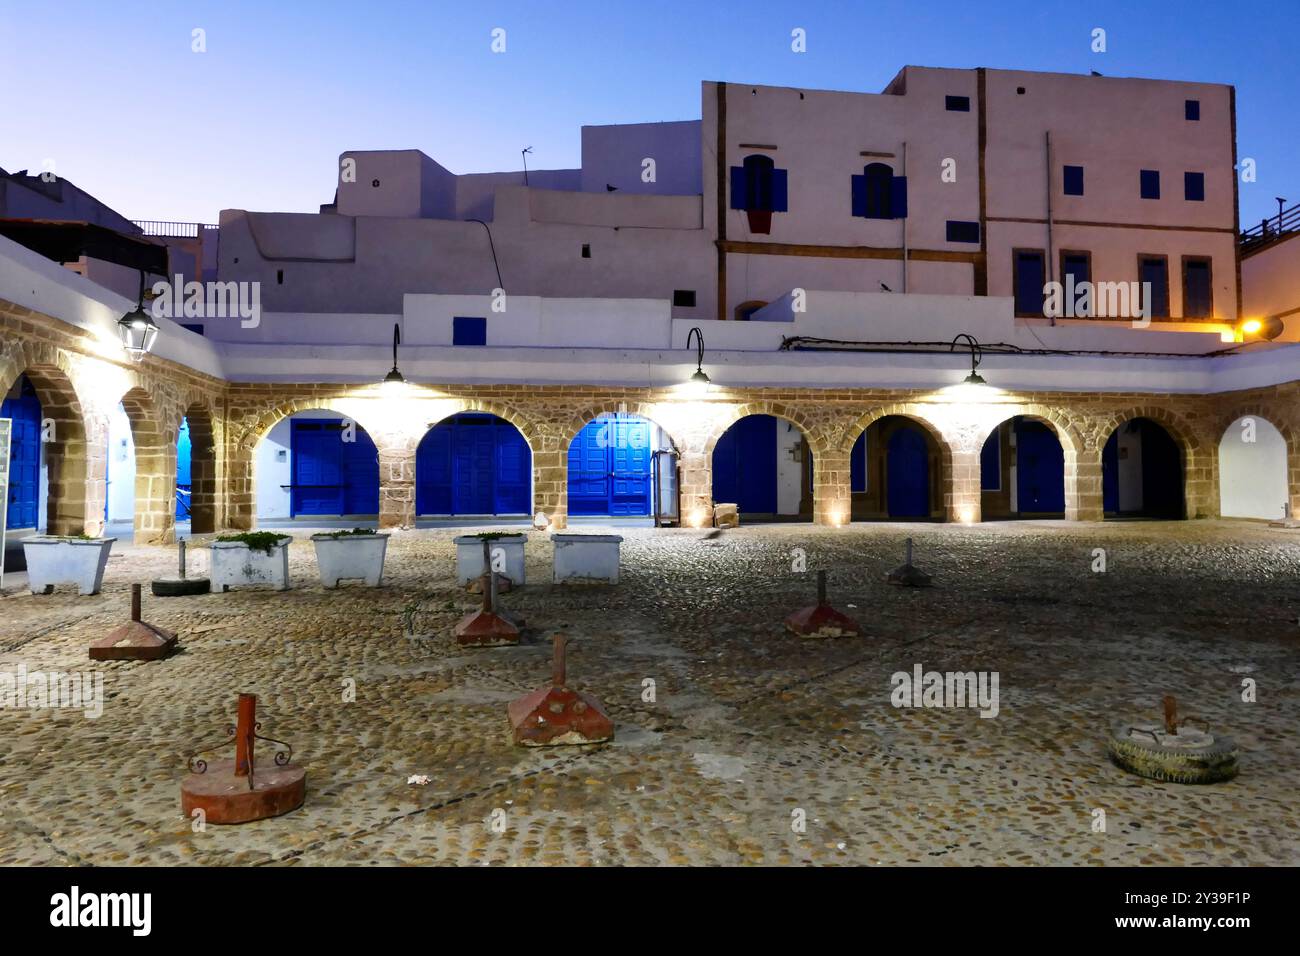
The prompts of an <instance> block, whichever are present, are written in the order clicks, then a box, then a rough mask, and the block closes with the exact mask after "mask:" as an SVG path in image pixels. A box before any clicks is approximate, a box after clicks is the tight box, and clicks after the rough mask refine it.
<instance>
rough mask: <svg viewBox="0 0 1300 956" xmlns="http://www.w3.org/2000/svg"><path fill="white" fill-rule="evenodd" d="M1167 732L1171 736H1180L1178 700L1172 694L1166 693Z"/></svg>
mask: <svg viewBox="0 0 1300 956" xmlns="http://www.w3.org/2000/svg"><path fill="white" fill-rule="evenodd" d="M1164 705H1165V733H1167V734H1169V735H1170V736H1171V737H1176V736H1178V701H1177V700H1175V699H1174V696H1173V695H1172V694H1166V695H1165V700H1164Z"/></svg>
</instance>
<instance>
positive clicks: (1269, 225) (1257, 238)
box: [1239, 203, 1300, 250]
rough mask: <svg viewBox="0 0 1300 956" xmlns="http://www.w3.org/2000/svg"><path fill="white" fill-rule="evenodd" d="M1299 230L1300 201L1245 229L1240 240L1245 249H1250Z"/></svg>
mask: <svg viewBox="0 0 1300 956" xmlns="http://www.w3.org/2000/svg"><path fill="white" fill-rule="evenodd" d="M1297 230H1300V203H1296V204H1295V205H1294V206H1291V207H1290V208H1288V209H1279V210H1278V213H1277V215H1276V216H1269V217H1268V218H1267V219H1261V220H1260V223H1259V225H1258V226H1252V227H1251V228H1249V229H1243V230H1242V231H1241V237H1240V239H1239V242H1240V244H1241V248H1242V249H1243V250H1244V249H1249V248H1252V247H1254V246H1258V245H1261V244H1263V243H1268V242H1273V241H1274V240H1276V239H1281V238H1282V237H1283V236H1286V235H1289V234H1291V233H1293V232H1296V231H1297Z"/></svg>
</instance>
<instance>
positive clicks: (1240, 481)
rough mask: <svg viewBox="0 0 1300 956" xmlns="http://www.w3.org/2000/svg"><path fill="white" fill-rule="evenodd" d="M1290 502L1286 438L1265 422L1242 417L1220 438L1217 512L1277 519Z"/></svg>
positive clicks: (1231, 515) (1282, 514)
mask: <svg viewBox="0 0 1300 956" xmlns="http://www.w3.org/2000/svg"><path fill="white" fill-rule="evenodd" d="M1290 501H1291V497H1290V490H1289V488H1288V487H1287V449H1286V438H1285V437H1284V436H1283V435H1282V433H1281V432H1280V431H1278V430H1277V428H1276V427H1275V426H1274V425H1273V423H1272V422H1270V421H1268V420H1267V419H1265V418H1261V417H1260V416H1258V415H1243V416H1242V417H1241V418H1238V419H1237V420H1236V421H1234V422H1233V423H1232V424H1231V425H1229V426H1228V428H1227V430H1226V431H1224V433H1223V437H1222V438H1221V439H1219V513H1220V514H1221V515H1223V517H1225V518H1268V519H1270V520H1278V519H1280V518H1283V517H1288V516H1289V507H1288V505H1289V503H1290Z"/></svg>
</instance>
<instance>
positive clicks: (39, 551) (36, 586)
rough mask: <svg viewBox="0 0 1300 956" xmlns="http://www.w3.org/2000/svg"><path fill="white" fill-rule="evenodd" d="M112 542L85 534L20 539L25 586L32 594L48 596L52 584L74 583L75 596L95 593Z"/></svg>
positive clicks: (97, 591)
mask: <svg viewBox="0 0 1300 956" xmlns="http://www.w3.org/2000/svg"><path fill="white" fill-rule="evenodd" d="M116 540H117V539H116V538H92V537H90V536H89V535H86V534H77V535H39V536H37V537H33V538H25V539H23V554H24V555H25V556H26V558H27V584H28V587H30V588H31V591H32V593H33V594H52V593H53V592H54V586H55V585H56V584H75V585H76V586H77V593H79V594H83V595H84V594H98V593H99V588H100V585H102V584H103V583H104V568H105V567H106V566H107V565H108V553H109V552H110V551H112V550H113V542H114V541H116Z"/></svg>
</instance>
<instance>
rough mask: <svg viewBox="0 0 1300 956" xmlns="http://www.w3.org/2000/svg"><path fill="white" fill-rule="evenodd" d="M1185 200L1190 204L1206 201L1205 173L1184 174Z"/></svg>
mask: <svg viewBox="0 0 1300 956" xmlns="http://www.w3.org/2000/svg"><path fill="white" fill-rule="evenodd" d="M1183 198H1184V199H1186V200H1187V201H1188V202H1204V201H1205V173H1183Z"/></svg>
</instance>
